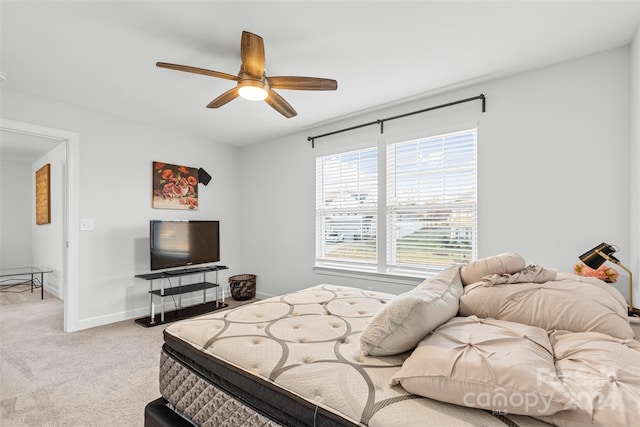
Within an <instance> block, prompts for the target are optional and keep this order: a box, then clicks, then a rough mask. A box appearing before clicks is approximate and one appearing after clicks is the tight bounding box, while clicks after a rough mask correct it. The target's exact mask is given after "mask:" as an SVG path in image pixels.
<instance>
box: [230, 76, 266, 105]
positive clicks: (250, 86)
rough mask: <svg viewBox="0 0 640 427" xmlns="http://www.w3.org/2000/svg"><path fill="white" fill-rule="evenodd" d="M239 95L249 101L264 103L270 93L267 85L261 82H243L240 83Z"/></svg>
mask: <svg viewBox="0 0 640 427" xmlns="http://www.w3.org/2000/svg"><path fill="white" fill-rule="evenodd" d="M238 94H239V95H240V96H241V97H242V98H244V99H247V100H249V101H264V100H265V99H266V97H267V95H268V94H269V92H268V87H267V85H266V84H265V83H263V82H261V81H259V80H242V81H239V82H238Z"/></svg>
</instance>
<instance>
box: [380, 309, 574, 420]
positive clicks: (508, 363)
mask: <svg viewBox="0 0 640 427" xmlns="http://www.w3.org/2000/svg"><path fill="white" fill-rule="evenodd" d="M398 383H400V384H401V385H402V387H403V388H404V389H405V390H407V391H408V392H409V393H413V394H418V395H420V396H425V397H429V398H431V399H435V400H440V401H443V402H449V403H454V404H456V405H463V406H468V407H472V408H481V409H487V410H493V411H500V412H506V413H510V414H520V415H536V416H541V415H550V414H553V413H555V412H558V411H561V410H564V409H567V408H571V407H573V402H574V401H573V398H572V396H571V395H570V394H569V392H568V390H567V389H566V388H565V387H564V385H563V384H562V382H560V380H559V379H558V377H557V375H556V370H555V367H554V364H553V350H552V347H551V344H550V342H549V338H548V337H547V333H546V332H545V331H543V330H542V329H540V328H535V327H533V326H527V325H522V324H520V323H515V322H505V321H501V320H494V319H479V318H477V317H475V316H471V317H456V318H453V319H451V320H450V321H449V322H447V323H446V324H444V325H442V326H441V327H439V328H438V329H436V330H435V331H434V332H433V334H431V335H429V336H428V337H427V338H425V339H424V340H423V341H422V342H420V344H418V347H417V348H416V349H415V350H414V351H413V353H412V354H411V356H409V358H408V359H407V360H405V362H404V364H403V365H402V368H401V369H400V371H398V372H397V373H396V374H395V375H394V376H393V378H392V384H398Z"/></svg>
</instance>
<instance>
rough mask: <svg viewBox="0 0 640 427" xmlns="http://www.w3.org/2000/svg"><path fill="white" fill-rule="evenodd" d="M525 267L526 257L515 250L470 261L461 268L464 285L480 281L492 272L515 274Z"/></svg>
mask: <svg viewBox="0 0 640 427" xmlns="http://www.w3.org/2000/svg"><path fill="white" fill-rule="evenodd" d="M524 267H525V262H524V258H522V257H521V256H520V255H519V254H517V253H515V252H506V253H504V254H500V255H496V256H492V257H488V258H481V259H478V260H475V261H470V262H469V263H468V264H467V265H465V266H463V267H462V269H461V270H460V276H461V277H462V284H463V285H470V284H472V283H475V282H479V281H480V280H481V279H482V278H483V277H484V276H488V275H491V274H513V273H516V272H518V271H520V270H522V269H523V268H524Z"/></svg>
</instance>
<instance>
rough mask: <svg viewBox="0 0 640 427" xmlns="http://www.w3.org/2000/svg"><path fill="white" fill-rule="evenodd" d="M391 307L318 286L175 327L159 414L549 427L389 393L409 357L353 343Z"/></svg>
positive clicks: (217, 419) (201, 419)
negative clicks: (376, 353) (368, 351)
mask: <svg viewBox="0 0 640 427" xmlns="http://www.w3.org/2000/svg"><path fill="white" fill-rule="evenodd" d="M393 297H394V295H391V294H385V293H379V292H373V291H365V290H362V289H357V288H350V287H342V286H333V285H318V286H314V287H311V288H308V289H303V290H301V291H298V292H294V293H290V294H287V295H283V296H279V297H273V298H269V299H266V300H262V301H258V302H255V303H252V304H248V305H244V306H241V307H238V308H235V309H232V310H228V311H224V312H215V313H212V314H209V315H204V316H201V317H197V318H192V319H187V320H183V321H180V322H178V323H174V324H172V325H170V326H168V327H167V328H166V329H165V332H164V338H165V345H164V347H163V350H162V356H161V368H160V391H161V393H162V396H163V398H164V399H165V400H166V402H168V403H167V404H166V405H165V406H167V407H168V408H171V410H172V411H174V412H176V413H178V414H180V415H181V416H183V417H185V418H188V419H189V420H191V421H192V422H193V423H194V424H196V425H200V426H223V425H228V426H234V427H236V426H274V425H287V426H338V425H339V426H375V427H392V426H402V427H408V426H425V425H433V426H454V425H455V426H503V427H504V426H505V425H508V426H544V425H548V424H545V423H542V422H541V421H537V420H535V419H533V418H529V417H525V416H515V415H508V416H506V415H503V414H498V413H492V412H489V411H483V410H479V409H472V408H466V407H462V406H456V405H452V404H448V403H443V402H438V401H435V400H431V399H428V398H424V397H419V396H416V395H412V394H409V393H408V392H406V391H405V390H404V389H403V388H402V387H401V386H399V385H396V386H391V385H390V384H391V378H392V376H393V374H394V373H396V372H397V371H398V370H399V369H400V367H401V366H402V363H403V362H404V360H405V359H406V358H407V357H408V356H409V354H410V352H407V353H404V354H401V355H397V356H385V357H373V356H362V355H361V353H360V339H359V338H360V333H361V332H362V330H363V329H364V328H365V327H366V325H367V323H368V322H369V321H370V319H371V317H372V316H373V315H374V314H375V313H376V312H377V311H378V310H379V309H380V308H381V307H382V306H383V305H384V304H385V303H386V302H387V301H389V300H391V299H392V298H393ZM146 425H147V426H149V425H175V423H173V424H169V423H167V424H161V423H154V422H149V420H148V419H147V423H146Z"/></svg>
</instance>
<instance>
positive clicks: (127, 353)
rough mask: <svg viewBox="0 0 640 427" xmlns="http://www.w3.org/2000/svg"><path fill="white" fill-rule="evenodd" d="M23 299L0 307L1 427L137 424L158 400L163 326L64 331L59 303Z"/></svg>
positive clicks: (127, 323) (126, 324) (131, 324)
mask: <svg viewBox="0 0 640 427" xmlns="http://www.w3.org/2000/svg"><path fill="white" fill-rule="evenodd" d="M29 294H30V293H29ZM29 296H30V295H29ZM29 296H27V295H25V298H24V299H23V300H22V301H20V302H17V303H10V304H8V303H6V301H5V303H2V302H0V426H2V427H5V426H6V427H8V426H12V427H20V426H29V427H31V426H61V427H62V426H64V427H72V426H83V427H88V426H122V427H129V426H131V427H136V426H143V425H144V406H145V405H146V404H147V403H148V402H149V401H151V400H154V399H156V398H158V397H160V393H159V391H158V361H159V358H160V348H161V346H162V330H163V326H155V327H152V328H144V327H142V326H140V325H138V324H136V323H135V322H134V321H133V320H130V321H125V322H119V323H115V324H112V325H107V326H102V327H98V328H92V329H88V330H83V331H79V332H72V333H65V332H63V331H62V328H63V326H62V325H63V302H62V301H60V300H59V299H57V298H54V297H51V296H50V295H46V293H45V299H44V300H40V295H39V294H38V295H37V298H35V299H34V298H30V297H29ZM5 297H6V296H2V295H0V300H1V299H2V298H5ZM227 302H228V303H230V305H234V304H235V305H237V304H238V302H235V301H233V300H231V299H228V300H227ZM243 303H246V302H243Z"/></svg>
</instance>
